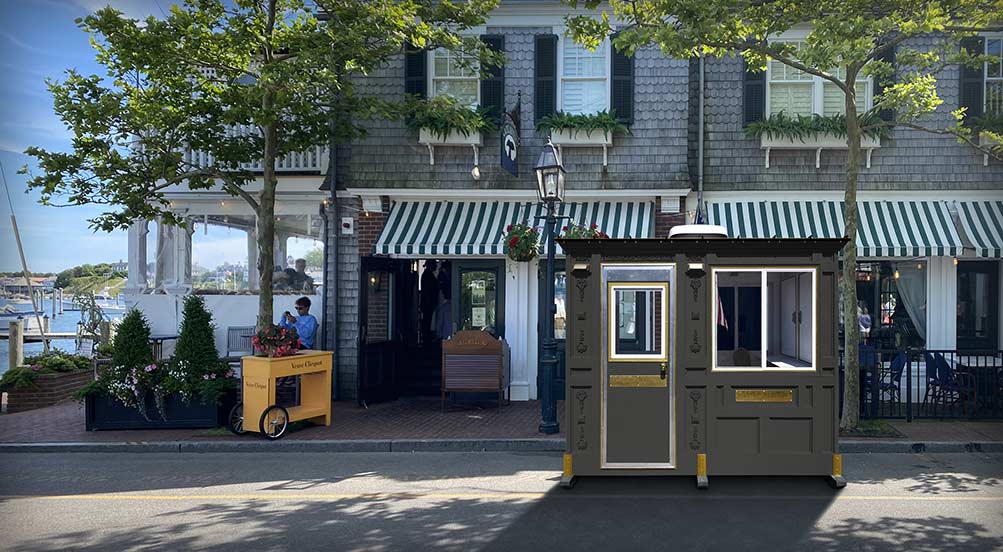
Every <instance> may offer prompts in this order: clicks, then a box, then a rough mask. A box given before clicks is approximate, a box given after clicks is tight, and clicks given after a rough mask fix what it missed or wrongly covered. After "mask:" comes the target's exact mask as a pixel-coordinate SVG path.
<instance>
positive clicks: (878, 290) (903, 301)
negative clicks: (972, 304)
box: [839, 259, 927, 349]
mask: <svg viewBox="0 0 1003 552" xmlns="http://www.w3.org/2000/svg"><path fill="white" fill-rule="evenodd" d="M926 272H927V265H926V261H925V260H924V259H918V260H910V261H873V262H862V263H858V265H857V307H858V310H857V320H858V324H859V326H860V337H861V340H863V341H864V342H865V343H867V344H869V345H873V346H874V347H876V348H878V349H901V348H903V347H922V346H923V345H924V344H925V343H926V308H927V302H926V295H927V293H926V280H927V274H926ZM840 296H841V297H842V289H840ZM840 305H842V302H840ZM840 309H842V306H840ZM839 318H840V327H841V328H842V310H840V316H839ZM867 322H869V323H870V327H869V329H867V328H865V327H866V324H867Z"/></svg>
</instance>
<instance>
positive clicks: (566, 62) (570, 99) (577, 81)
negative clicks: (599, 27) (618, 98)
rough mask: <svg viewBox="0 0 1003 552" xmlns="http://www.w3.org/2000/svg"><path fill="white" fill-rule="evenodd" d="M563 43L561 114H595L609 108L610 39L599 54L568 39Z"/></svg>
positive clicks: (598, 49) (603, 43) (600, 48)
mask: <svg viewBox="0 0 1003 552" xmlns="http://www.w3.org/2000/svg"><path fill="white" fill-rule="evenodd" d="M561 42H562V46H561V55H560V62H561V69H560V75H561V79H560V86H561V92H560V102H559V105H558V111H563V112H564V113H571V114H591V113H598V112H600V111H604V110H606V109H609V67H610V59H609V51H610V50H609V40H603V41H602V43H601V44H600V45H599V47H598V48H596V50H595V51H591V50H589V49H587V48H585V47H584V46H582V45H581V44H578V43H576V42H575V41H574V40H572V39H570V38H568V37H562V39H561Z"/></svg>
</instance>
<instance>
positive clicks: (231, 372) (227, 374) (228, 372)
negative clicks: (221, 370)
mask: <svg viewBox="0 0 1003 552" xmlns="http://www.w3.org/2000/svg"><path fill="white" fill-rule="evenodd" d="M235 375H236V374H234V373H233V370H227V371H226V377H228V378H232V377H233V376H235Z"/></svg>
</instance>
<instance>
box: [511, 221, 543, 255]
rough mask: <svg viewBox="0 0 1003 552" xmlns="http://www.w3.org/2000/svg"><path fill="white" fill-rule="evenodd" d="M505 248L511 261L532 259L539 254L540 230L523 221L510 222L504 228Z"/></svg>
mask: <svg viewBox="0 0 1003 552" xmlns="http://www.w3.org/2000/svg"><path fill="white" fill-rule="evenodd" d="M505 248H506V253H507V254H508V258H509V259H512V260H513V261H518V262H528V261H532V260H533V259H535V258H536V256H537V255H538V254H539V249H540V232H539V231H538V230H537V229H536V228H534V227H532V226H529V225H528V224H526V223H524V222H523V223H519V224H510V225H508V226H507V227H506V228H505Z"/></svg>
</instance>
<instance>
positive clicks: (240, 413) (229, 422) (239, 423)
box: [226, 402, 247, 435]
mask: <svg viewBox="0 0 1003 552" xmlns="http://www.w3.org/2000/svg"><path fill="white" fill-rule="evenodd" d="M226 427H227V428H228V429H229V430H230V433H233V434H234V435H243V434H245V433H247V430H246V429H244V403H242V402H238V403H237V404H235V405H233V408H231V409H230V415H229V416H227V418H226Z"/></svg>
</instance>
